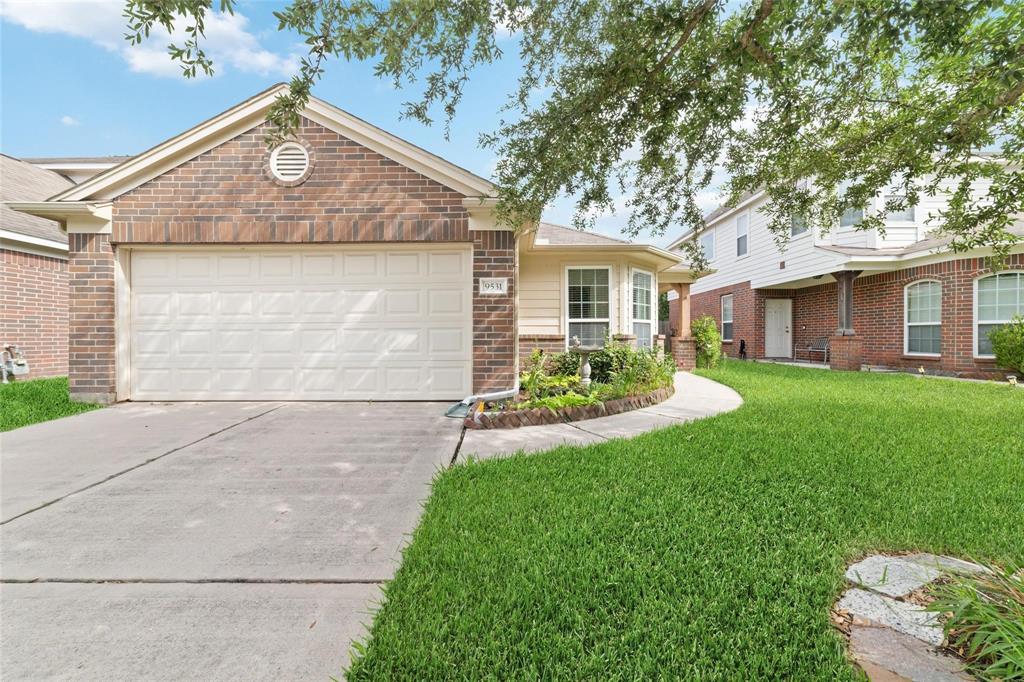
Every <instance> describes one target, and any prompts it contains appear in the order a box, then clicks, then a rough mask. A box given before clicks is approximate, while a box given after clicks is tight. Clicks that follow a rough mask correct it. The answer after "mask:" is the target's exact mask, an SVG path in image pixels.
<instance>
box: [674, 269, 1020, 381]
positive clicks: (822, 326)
mask: <svg viewBox="0 0 1024 682" xmlns="http://www.w3.org/2000/svg"><path fill="white" fill-rule="evenodd" d="M1007 265H1008V267H1009V268H1012V269H1020V268H1024V254H1015V255H1013V256H1011V257H1010V259H1009V261H1008V264H1007ZM990 273H991V270H990V269H989V268H988V266H987V264H986V262H985V260H984V259H982V258H962V259H959V260H949V261H943V262H941V263H933V264H930V265H922V266H918V267H913V268H906V269H903V270H896V271H894V272H886V273H881V274H877V275H870V276H861V277H859V278H857V279H856V280H855V281H854V285H853V328H854V330H855V331H856V333H857V336H858V337H859V338H860V339H861V341H862V349H863V350H862V352H863V361H864V362H865V363H866V364H869V365H877V366H881V367H891V368H905V369H916V368H918V367H922V366H923V367H924V368H925V369H926V371H929V372H934V373H940V374H949V375H955V376H965V377H1000V376H1002V375H1003V374H1004V372H1002V371H999V370H998V369H997V368H996V367H995V364H994V362H992V361H991V360H976V359H975V358H974V356H973V354H974V347H973V344H974V328H973V323H974V281H975V280H976V279H977V278H978V277H979V276H982V275H986V274H990ZM920 280H936V281H938V282H940V283H941V285H942V354H941V356H940V357H938V358H929V357H921V356H908V355H905V354H904V352H903V324H904V313H903V305H904V287H906V286H907V285H908V284H911V283H913V282H916V281H920ZM727 293H732V294H733V296H734V298H733V319H734V332H733V336H734V339H735V342H734V343H733V344H726V345H725V346H724V347H723V348H724V350H725V351H726V352H727V353H728V354H729V355H731V356H732V357H736V355H737V353H738V351H739V339H741V338H745V339H747V355H748V357H758V358H760V357H764V301H765V300H766V299H768V298H775V297H782V298H785V297H791V298H792V299H793V352H794V356H795V357H796V358H798V359H801V360H806V359H808V355H807V351H806V348H807V346H808V345H809V344H810V343H811V342H812V341H813V340H814V339H817V338H819V337H822V336H829V337H831V336H832V335H833V334H834V333H835V331H836V327H837V326H838V311H837V303H836V295H837V292H836V284H835V283H834V282H833V283H828V284H822V285H820V286H816V287H807V288H803V289H794V290H785V289H758V290H751V289H750V285H749V282H743V283H741V284H737V285H733V286H731V287H722V288H720V289H715V290H712V291H707V292H703V293H700V294H695V295H694V296H693V299H692V306H693V314H694V316H695V317H697V316H700V315H705V314H707V315H711V316H712V317H714V318H715V320H716V321H718V322H719V325H720V324H721V297H722V295H723V294H727ZM820 358H821V356H820V355H819V354H815V356H814V359H815V360H820Z"/></svg>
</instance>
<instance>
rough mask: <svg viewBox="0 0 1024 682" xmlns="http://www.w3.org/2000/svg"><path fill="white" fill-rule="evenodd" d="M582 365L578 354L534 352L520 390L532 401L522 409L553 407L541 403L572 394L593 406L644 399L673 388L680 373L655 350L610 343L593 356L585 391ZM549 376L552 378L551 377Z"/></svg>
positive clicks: (669, 359)
mask: <svg viewBox="0 0 1024 682" xmlns="http://www.w3.org/2000/svg"><path fill="white" fill-rule="evenodd" d="M580 362H581V357H580V353H579V351H576V350H569V351H566V352H565V353H558V354H556V355H553V356H548V357H547V358H545V357H544V355H543V354H542V353H541V352H540V351H534V353H533V355H532V356H531V357H530V362H529V363H528V366H527V370H526V371H525V372H523V374H522V375H521V376H520V380H519V382H520V386H521V387H522V389H523V391H524V392H525V393H526V394H527V398H528V400H527V401H526V402H524V403H521V404H520V406H521V407H542V406H543V407H547V406H551V401H544V402H543V403H542V402H539V401H543V400H544V399H545V398H549V397H561V396H563V395H570V393H572V394H575V395H576V396H577V398H581V397H586V398H589V399H591V400H592V402H598V401H603V400H614V399H616V398H625V397H626V396H632V395H641V394H644V393H650V392H651V391H656V390H657V389H659V388H665V387H667V386H671V385H672V381H673V378H674V377H675V373H676V367H675V364H674V363H673V362H672V358H669V357H659V354H658V352H657V351H656V350H654V349H649V348H640V349H637V348H633V347H632V346H629V345H626V344H624V343H621V342H619V341H614V340H611V339H608V340H607V343H606V344H605V346H604V348H602V349H600V350H597V351H594V352H593V353H591V354H590V379H591V384H590V387H589V388H588V389H587V390H586V391H583V390H582V389H580V388H578V387H577V386H578V384H579V381H580V377H579V371H580ZM547 372H552V374H550V375H549V374H547ZM584 393H585V395H583V394H584ZM575 399H576V398H568V400H575ZM578 404H582V405H589V404H592V403H591V402H587V403H578ZM568 406H569V405H562V407H568Z"/></svg>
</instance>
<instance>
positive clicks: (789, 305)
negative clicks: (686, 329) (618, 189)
mask: <svg viewBox="0 0 1024 682" xmlns="http://www.w3.org/2000/svg"><path fill="white" fill-rule="evenodd" d="M885 199H886V197H885V196H884V195H883V194H882V193H879V195H878V197H877V198H876V205H875V206H871V207H866V208H867V210H869V211H874V210H878V209H879V208H880V207H882V206H883V205H884V202H885ZM766 203H767V197H766V196H765V195H764V193H762V192H758V193H754V194H751V195H748V196H746V197H744V198H743V199H742V200H741V201H739V202H738V203H737V205H735V206H731V207H720V208H718V209H716V210H715V211H712V212H711V213H710V214H708V215H707V216H706V217H705V224H706V226H707V229H706V230H704V231H703V232H702V233H700V234H699V235H694V234H693V233H692V232H691V233H688V234H685V235H683V236H682V237H680V238H679V239H677V240H676V241H675V242H673V243H672V244H671V245H670V246H669V249H670V250H673V249H678V248H679V247H680V246H681V245H682V244H683V243H684V242H686V241H687V240H691V239H698V240H699V241H700V244H701V246H702V247H703V250H704V253H705V256H706V258H707V260H708V262H709V267H710V270H711V272H710V274H707V275H705V276H703V277H701V278H700V279H698V280H697V281H696V282H695V283H694V284H692V285H691V288H690V297H691V299H690V306H691V312H692V315H693V317H694V318H697V317H700V316H702V315H710V316H712V317H714V318H715V319H716V320H717V322H718V325H719V330H720V331H721V334H722V339H723V348H724V351H725V353H726V354H728V355H729V356H731V357H738V356H739V355H740V351H741V346H742V347H743V349H744V350H745V353H746V357H747V358H752V359H753V358H777V359H798V360H809V359H813V360H816V361H821V360H823V359H824V357H823V356H824V354H823V353H815V352H813V351H812V350H811V349H812V348H820V347H822V346H825V345H827V350H828V362H829V363H830V364H831V365H832V367H833V368H840V369H860V368H861V366H862V364H864V365H868V366H873V367H889V368H907V369H918V368H920V367H924V368H925V370H926V371H927V372H929V373H938V374H949V375H956V376H978V377H982V376H997V375H998V374H1001V373H998V374H997V371H996V370H997V368H996V366H995V362H994V357H993V355H992V346H991V343H990V341H989V339H988V332H989V331H990V330H992V329H993V328H994V327H996V326H998V325H1000V324H1004V323H1006V322H1008V321H1009V320H1010V319H1011V318H1012V317H1013V315H1015V314H1021V315H1024V244H1018V245H1016V246H1015V247H1014V248H1013V249H1012V252H1011V256H1010V258H1009V260H1008V262H1007V264H1006V267H1004V268H1002V269H1000V270H999V271H998V272H993V271H992V270H991V269H990V267H989V263H988V262H987V261H986V258H985V257H986V256H988V255H989V254H990V253H991V251H990V250H988V249H976V250H973V251H971V252H968V253H953V252H952V251H951V250H950V249H949V248H948V246H947V242H948V239H945V238H942V237H941V236H938V235H937V234H936V233H935V232H934V221H930V220H929V218H930V216H938V214H939V211H940V210H941V209H942V206H943V203H944V199H943V198H942V197H926V198H923V199H922V201H921V203H920V204H919V205H917V206H915V207H913V208H910V209H907V210H906V211H902V212H900V213H898V214H890V215H888V216H887V219H886V229H885V234H884V235H882V234H879V233H878V231H876V230H868V231H864V230H857V229H855V228H856V225H857V223H858V222H859V220H860V219H861V217H862V216H863V212H862V211H847V212H846V213H845V214H844V215H843V216H842V218H841V220H840V224H839V225H836V226H834V227H832V229H830V230H827V231H825V233H824V234H822V231H821V230H818V229H816V228H814V227H812V226H809V225H807V224H805V223H804V222H802V221H799V220H794V221H793V223H792V226H791V228H790V229H791V235H790V236H791V238H790V240H789V243H788V244H787V245H786V246H785V247H784V248H782V249H780V248H779V246H777V244H776V242H775V239H774V235H773V234H772V233H770V232H769V231H768V228H767V223H768V218H767V216H766V215H765V214H764V212H763V210H762V209H763V207H764V206H765V204H766ZM1014 231H1016V232H1019V233H1020V234H1024V224H1022V223H1020V222H1018V223H1017V227H1016V228H1014ZM826 339H827V340H826Z"/></svg>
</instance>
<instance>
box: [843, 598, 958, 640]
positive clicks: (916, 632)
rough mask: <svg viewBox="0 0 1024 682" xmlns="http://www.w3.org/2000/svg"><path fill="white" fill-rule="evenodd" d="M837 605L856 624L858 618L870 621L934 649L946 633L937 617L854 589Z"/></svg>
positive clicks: (909, 605)
mask: <svg viewBox="0 0 1024 682" xmlns="http://www.w3.org/2000/svg"><path fill="white" fill-rule="evenodd" d="M836 606H837V607H838V608H840V609H843V610H845V611H849V612H850V614H851V615H852V616H853V617H854V618H855V620H854V624H857V620H856V619H860V620H862V621H869V622H871V623H877V624H879V625H885V626H888V627H890V628H892V629H893V630H896V631H897V632H902V633H903V634H906V635H910V636H911V637H916V638H918V639H919V640H921V641H922V642H927V643H928V644H931V645H933V646H939V645H940V644H942V639H943V634H942V628H941V627H939V624H938V623H939V621H938V614H935V613H931V612H929V611H925V610H924V609H922V608H921V607H919V606H915V605H914V604H908V603H906V602H901V601H896V600H895V599H891V598H889V597H886V596H884V595H880V594H875V593H874V592H869V591H868V590H863V589H861V588H859V587H853V588H850V589H849V590H847V591H846V593H845V594H844V595H843V597H842V598H841V599H840V600H839V603H838V604H836Z"/></svg>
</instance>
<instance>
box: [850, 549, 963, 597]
mask: <svg viewBox="0 0 1024 682" xmlns="http://www.w3.org/2000/svg"><path fill="white" fill-rule="evenodd" d="M916 556H921V557H932V555H924V554H921V555H916ZM934 558H935V559H939V557H934ZM963 563H966V562H963ZM940 575H942V570H941V569H940V568H939V567H938V566H936V565H931V566H929V565H928V564H927V563H924V561H921V562H916V561H909V560H908V558H907V557H903V556H884V555H881V554H876V555H874V556H869V557H868V558H867V559H864V560H863V561H858V562H857V563H855V564H853V565H852V566H850V567H849V568H847V569H846V579H847V580H849V581H850V582H851V583H853V584H854V585H858V586H860V587H864V588H867V589H869V590H871V591H873V592H879V593H881V594H887V595H889V596H890V597H903V596H906V595H908V594H910V593H911V592H913V591H914V590H916V589H919V588H920V587H921V586H922V585H925V584H927V583H930V582H931V581H933V580H935V579H936V578H938V577H939V576H940Z"/></svg>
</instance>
